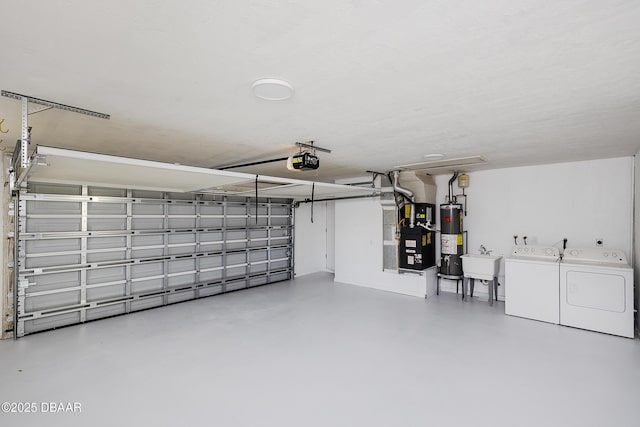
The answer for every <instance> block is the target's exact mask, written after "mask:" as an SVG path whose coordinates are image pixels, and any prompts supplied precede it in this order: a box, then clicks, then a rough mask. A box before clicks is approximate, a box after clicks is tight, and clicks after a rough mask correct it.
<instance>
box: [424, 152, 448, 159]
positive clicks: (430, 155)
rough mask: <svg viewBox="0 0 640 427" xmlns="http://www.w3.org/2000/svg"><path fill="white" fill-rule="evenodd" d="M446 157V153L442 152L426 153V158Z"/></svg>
mask: <svg viewBox="0 0 640 427" xmlns="http://www.w3.org/2000/svg"><path fill="white" fill-rule="evenodd" d="M443 157H444V154H440V153H432V154H425V155H424V158H425V159H432V160H434V159H441V158H443Z"/></svg>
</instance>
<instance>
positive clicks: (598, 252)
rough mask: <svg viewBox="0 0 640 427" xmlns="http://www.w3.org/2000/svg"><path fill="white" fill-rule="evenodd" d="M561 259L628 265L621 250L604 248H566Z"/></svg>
mask: <svg viewBox="0 0 640 427" xmlns="http://www.w3.org/2000/svg"><path fill="white" fill-rule="evenodd" d="M562 261H563V262H578V263H593V264H598V265H611V266H621V267H622V266H627V265H629V263H628V261H627V256H626V255H625V253H624V252H623V251H621V250H617V249H604V248H570V249H569V248H567V249H565V251H564V255H563V256H562Z"/></svg>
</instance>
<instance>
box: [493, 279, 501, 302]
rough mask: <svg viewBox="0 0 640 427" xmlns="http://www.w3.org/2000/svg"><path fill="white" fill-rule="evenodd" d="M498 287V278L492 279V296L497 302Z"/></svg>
mask: <svg viewBox="0 0 640 427" xmlns="http://www.w3.org/2000/svg"><path fill="white" fill-rule="evenodd" d="M499 285H500V283H498V278H497V277H494V278H493V296H494V297H495V300H496V301H498V286H499Z"/></svg>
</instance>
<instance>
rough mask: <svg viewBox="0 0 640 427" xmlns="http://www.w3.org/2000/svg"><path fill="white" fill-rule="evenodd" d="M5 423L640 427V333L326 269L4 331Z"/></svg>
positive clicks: (1, 421) (1, 386)
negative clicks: (350, 280) (397, 287)
mask: <svg viewBox="0 0 640 427" xmlns="http://www.w3.org/2000/svg"><path fill="white" fill-rule="evenodd" d="M0 361H1V363H2V365H1V366H2V368H1V369H2V374H1V376H0V401H2V402H5V401H8V402H34V403H36V404H37V406H38V408H39V410H40V409H41V406H40V405H41V402H62V403H66V402H79V403H81V405H82V412H81V413H80V414H73V413H55V414H52V413H36V414H3V413H0V425H4V426H21V425H30V426H42V425H47V426H55V425H60V426H74V425H97V426H102V425H104V426H115V425H121V426H124V425H207V426H225V427H228V426H252V427H255V426H278V427H283V426H297V427H299V426H322V427H327V426H385V427H388V426H402V427H406V426H421V427H423V426H425V425H432V426H465V425H468V426H536V427H540V426H583V427H584V426H598V427H601V426H616V427H623V426H638V425H640V406H639V405H638V403H639V399H640V340H637V339H636V340H629V339H625V338H618V337H614V336H609V335H603V334H599V333H595V332H587V331H582V330H578V329H571V328H566V327H561V326H555V325H550V324H545V323H540V322H535V321H530V320H525V319H519V318H514V317H509V316H505V315H504V305H503V304H502V303H498V304H497V305H494V307H489V305H488V304H487V303H486V302H485V301H481V300H472V301H468V300H467V301H465V302H462V301H461V300H460V299H459V298H457V297H456V296H455V295H454V294H444V295H441V296H439V297H434V298H430V299H429V300H422V299H419V298H413V297H406V296H401V295H396V294H392V293H386V292H382V291H375V290H370V289H366V288H359V287H355V286H350V285H344V284H337V283H336V284H334V283H333V282H332V277H331V276H330V275H327V274H315V275H311V276H306V277H302V278H299V279H296V280H295V281H294V282H285V283H280V284H275V285H269V286H265V287H261V288H256V289H252V290H248V291H240V292H236V293H232V294H227V295H223V296H217V297H213V298H206V299H202V300H198V301H192V302H187V303H182V304H178V305H173V306H169V307H165V308H161V309H155V310H150V311H146V312H141V313H136V314H132V315H129V316H122V317H117V318H112V319H107V320H102V321H99V322H94V323H89V324H85V325H80V326H74V327H69V328H65V329H60V330H57V331H52V332H45V333H42V334H36V335H30V336H27V337H25V338H22V339H20V340H18V341H3V342H0Z"/></svg>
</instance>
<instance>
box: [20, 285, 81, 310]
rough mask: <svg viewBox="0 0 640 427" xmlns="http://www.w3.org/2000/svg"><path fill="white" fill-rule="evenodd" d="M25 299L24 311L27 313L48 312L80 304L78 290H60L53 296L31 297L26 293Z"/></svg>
mask: <svg viewBox="0 0 640 427" xmlns="http://www.w3.org/2000/svg"><path fill="white" fill-rule="evenodd" d="M26 295H27V297H26V298H25V310H26V311H27V312H32V311H42V310H50V309H54V308H61V307H69V306H73V305H78V304H80V290H79V289H75V290H74V289H71V290H62V291H61V292H58V293H55V294H47V295H35V296H31V295H32V294H31V293H30V292H27V294H26Z"/></svg>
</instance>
